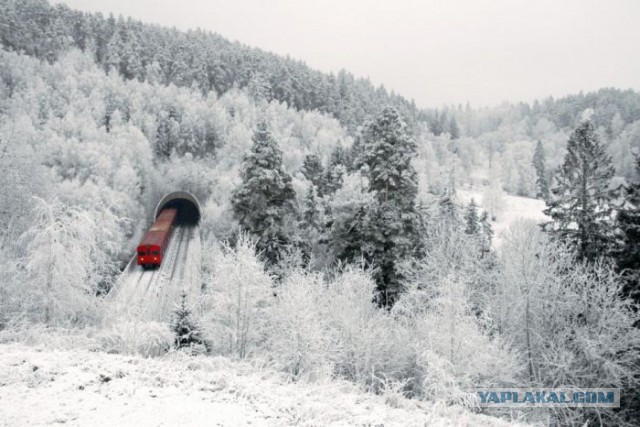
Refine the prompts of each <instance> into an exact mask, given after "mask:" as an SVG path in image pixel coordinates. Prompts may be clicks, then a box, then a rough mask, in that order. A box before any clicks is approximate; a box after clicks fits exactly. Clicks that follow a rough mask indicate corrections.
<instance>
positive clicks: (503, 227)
mask: <svg viewBox="0 0 640 427" xmlns="http://www.w3.org/2000/svg"><path fill="white" fill-rule="evenodd" d="M457 197H458V200H459V201H460V202H462V203H464V204H465V205H467V204H469V202H471V199H472V198H473V200H475V202H476V204H477V205H478V206H479V207H480V208H482V192H479V191H470V190H458V191H457ZM502 204H503V206H502V209H501V211H500V212H499V213H498V215H497V216H496V220H495V221H492V222H491V226H492V227H493V232H494V239H493V244H494V246H495V247H496V248H499V247H500V243H501V242H502V240H503V239H504V236H505V233H506V232H507V231H508V230H509V227H510V226H511V225H512V224H513V223H514V222H516V221H518V220H530V221H535V222H536V223H538V224H539V223H543V222H546V221H549V219H550V218H549V217H548V216H546V215H545V214H544V213H543V212H542V211H543V209H544V208H545V203H544V201H543V200H539V199H531V198H528V197H520V196H512V195H509V194H504V195H503V196H502Z"/></svg>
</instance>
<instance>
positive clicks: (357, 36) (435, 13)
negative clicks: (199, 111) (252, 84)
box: [62, 0, 640, 107]
mask: <svg viewBox="0 0 640 427" xmlns="http://www.w3.org/2000/svg"><path fill="white" fill-rule="evenodd" d="M62 2H64V3H66V4H67V5H69V6H70V7H72V8H75V9H82V10H87V11H100V12H103V13H105V14H108V13H109V12H112V13H114V15H116V16H117V15H119V14H122V15H124V16H125V17H126V16H132V17H134V18H137V19H140V20H142V21H146V22H153V23H159V24H163V25H169V26H175V27H177V28H180V29H189V28H197V27H200V28H203V29H207V30H211V31H213V32H216V33H218V34H221V35H222V36H225V37H227V38H229V39H231V40H238V41H240V42H242V43H244V44H248V45H251V46H255V47H259V48H261V49H264V50H267V51H272V52H275V53H278V54H282V55H287V54H288V55H290V56H291V57H293V58H296V59H300V60H302V61H304V62H306V63H307V64H308V65H309V66H311V67H313V68H316V69H320V70H322V71H338V70H340V69H342V68H344V69H346V70H348V71H351V72H352V73H353V74H355V75H356V76H362V77H367V76H368V77H369V78H370V79H371V81H372V82H373V83H374V84H376V85H378V84H380V83H382V84H384V85H385V87H386V88H387V89H389V90H391V89H393V90H395V91H396V92H398V93H400V94H402V95H404V96H405V97H407V98H409V99H411V98H413V99H415V100H416V102H417V104H418V105H419V106H421V107H436V106H440V105H442V104H443V103H454V104H457V103H463V104H464V103H465V102H467V101H469V102H471V104H472V105H473V106H482V105H494V104H497V103H499V102H501V101H503V100H510V101H532V100H533V99H535V98H542V97H545V96H548V95H553V96H556V97H557V96H562V95H566V94H569V93H576V92H578V91H580V90H584V91H589V90H594V89H598V88H601V87H609V86H613V87H618V88H622V89H627V88H633V89H640V0H597V1H596V0H446V1H445V0H442V1H436V0H395V1H376V0H226V1H222V0H179V1H177V0H109V1H104V0H62Z"/></svg>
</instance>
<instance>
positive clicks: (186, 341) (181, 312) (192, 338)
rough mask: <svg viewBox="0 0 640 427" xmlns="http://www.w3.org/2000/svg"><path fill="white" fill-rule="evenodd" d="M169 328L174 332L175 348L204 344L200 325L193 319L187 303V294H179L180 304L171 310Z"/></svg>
mask: <svg viewBox="0 0 640 427" xmlns="http://www.w3.org/2000/svg"><path fill="white" fill-rule="evenodd" d="M171 330H172V331H173V333H174V334H175V337H176V338H175V343H176V347H177V348H184V347H191V346H193V345H196V344H200V345H205V347H206V343H205V340H204V339H203V337H202V332H201V330H200V326H199V325H198V324H197V323H196V321H195V320H194V319H193V314H192V312H191V309H190V308H189V306H188V305H187V294H186V292H182V294H180V304H179V305H177V306H176V309H175V310H174V312H173V320H172V322H171Z"/></svg>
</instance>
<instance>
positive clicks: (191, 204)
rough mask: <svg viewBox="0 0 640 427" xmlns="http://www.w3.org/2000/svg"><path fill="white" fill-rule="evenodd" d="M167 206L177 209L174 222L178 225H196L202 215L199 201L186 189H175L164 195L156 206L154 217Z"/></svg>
mask: <svg viewBox="0 0 640 427" xmlns="http://www.w3.org/2000/svg"><path fill="white" fill-rule="evenodd" d="M167 208H174V209H177V210H178V217H177V219H176V222H177V224H180V225H196V224H198V223H199V222H200V217H201V216H202V214H201V212H202V209H201V207H200V202H199V201H198V199H197V198H196V197H195V196H194V195H193V194H191V193H187V192H186V191H175V192H173V193H169V194H167V195H166V196H164V197H163V198H162V200H160V203H158V206H156V211H155V214H154V218H157V217H158V215H160V212H162V210H163V209H167Z"/></svg>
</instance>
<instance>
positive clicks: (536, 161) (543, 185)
mask: <svg viewBox="0 0 640 427" xmlns="http://www.w3.org/2000/svg"><path fill="white" fill-rule="evenodd" d="M545 164H546V160H545V156H544V149H543V148H542V141H540V140H538V143H537V144H536V150H535V152H534V153H533V167H534V169H535V170H536V197H537V198H538V199H543V200H547V199H548V198H549V183H548V182H547V170H546V166H545Z"/></svg>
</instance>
